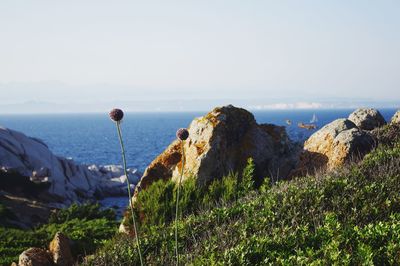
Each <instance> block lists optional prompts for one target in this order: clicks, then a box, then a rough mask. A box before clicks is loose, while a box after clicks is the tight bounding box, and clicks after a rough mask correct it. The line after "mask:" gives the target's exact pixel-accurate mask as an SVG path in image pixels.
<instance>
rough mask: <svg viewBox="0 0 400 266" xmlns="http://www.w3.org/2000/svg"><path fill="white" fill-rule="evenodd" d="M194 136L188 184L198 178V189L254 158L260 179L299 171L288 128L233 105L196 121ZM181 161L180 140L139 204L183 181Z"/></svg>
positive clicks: (188, 151) (152, 170) (158, 162)
mask: <svg viewBox="0 0 400 266" xmlns="http://www.w3.org/2000/svg"><path fill="white" fill-rule="evenodd" d="M188 130H189V138H188V139H187V140H186V141H185V142H183V143H184V152H185V165H184V169H183V170H184V179H186V178H188V177H190V176H192V177H195V178H196V180H197V183H198V184H205V183H208V182H210V181H211V180H213V179H215V178H220V177H222V176H224V175H227V174H228V173H229V172H230V171H238V172H240V171H242V169H243V168H244V166H245V165H246V162H247V159H248V158H250V157H251V158H253V160H254V163H255V166H256V175H257V176H258V177H259V178H263V177H266V176H272V175H273V176H274V177H277V176H279V177H280V178H285V177H286V176H287V175H288V174H289V172H290V171H291V169H293V167H294V166H295V158H296V156H295V154H296V153H295V146H294V145H293V144H292V142H291V141H290V140H289V138H288V136H287V134H286V130H285V128H284V127H279V126H275V125H271V124H263V125H259V124H257V122H256V121H255V119H254V116H253V115H252V114H251V113H250V112H248V111H246V110H244V109H241V108H236V107H234V106H231V105H229V106H225V107H220V108H215V109H214V110H212V111H211V112H209V113H208V114H206V115H205V116H203V117H200V118H196V119H194V120H193V121H192V123H191V124H190V127H189V129H188ZM296 148H297V147H296ZM181 157H182V145H181V141H180V140H175V141H174V142H172V144H171V145H170V146H169V147H168V148H167V149H166V150H165V151H164V152H163V153H161V154H160V155H159V156H158V157H157V158H156V159H155V160H154V161H153V162H152V163H151V164H150V165H149V166H148V167H147V169H146V171H145V172H144V174H143V176H142V178H141V181H140V183H139V184H138V190H136V191H135V195H134V198H133V201H135V198H136V194H137V193H140V192H138V191H140V190H141V189H146V187H147V186H149V185H150V184H151V183H153V182H154V181H157V180H160V179H164V180H167V179H172V180H174V181H177V180H178V179H179V176H180V172H181V169H182V162H181ZM120 231H124V230H123V228H122V229H120Z"/></svg>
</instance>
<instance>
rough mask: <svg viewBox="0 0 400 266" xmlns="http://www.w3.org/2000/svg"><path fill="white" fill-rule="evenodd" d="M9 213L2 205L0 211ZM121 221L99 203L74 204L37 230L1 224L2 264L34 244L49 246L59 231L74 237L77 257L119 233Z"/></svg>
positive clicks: (73, 250)
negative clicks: (117, 230) (118, 221)
mask: <svg viewBox="0 0 400 266" xmlns="http://www.w3.org/2000/svg"><path fill="white" fill-rule="evenodd" d="M3 212H4V213H7V214H8V215H10V214H9V211H8V210H3V209H2V208H1V205H0V214H1V215H3ZM117 227H118V223H117V222H116V220H115V213H114V211H112V210H101V209H100V206H99V205H98V204H96V205H92V204H85V205H81V206H78V205H76V204H74V205H72V206H71V207H69V208H68V209H63V210H59V211H58V212H56V213H54V214H52V215H51V217H50V219H49V222H48V224H45V225H42V226H40V227H38V228H35V229H33V230H21V229H16V228H10V227H4V226H3V227H0V239H1V241H0V254H1V257H0V265H10V264H11V263H12V262H13V261H15V262H18V256H19V254H21V252H23V251H24V250H25V249H27V248H30V247H41V248H48V245H49V243H50V241H51V240H52V238H53V237H54V235H55V233H56V232H58V231H61V232H63V233H64V234H66V235H67V236H68V237H69V238H70V239H71V240H72V241H73V246H72V252H73V255H74V256H75V257H83V256H84V255H85V254H90V253H93V252H94V251H95V250H96V248H98V247H100V246H101V245H102V244H104V242H105V240H106V239H109V238H111V237H112V236H114V235H115V232H116V228H117Z"/></svg>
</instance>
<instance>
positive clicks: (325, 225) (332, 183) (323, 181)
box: [84, 132, 400, 265]
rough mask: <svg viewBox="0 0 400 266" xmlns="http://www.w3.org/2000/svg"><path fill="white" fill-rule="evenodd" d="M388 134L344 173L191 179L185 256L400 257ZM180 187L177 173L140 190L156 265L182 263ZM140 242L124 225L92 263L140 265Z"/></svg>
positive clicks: (220, 261) (150, 257) (251, 260)
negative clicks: (199, 184)
mask: <svg viewBox="0 0 400 266" xmlns="http://www.w3.org/2000/svg"><path fill="white" fill-rule="evenodd" d="M381 133H382V132H381ZM382 134H384V133H382ZM397 136H398V135H397ZM387 141H388V142H387V143H383V142H382V144H381V146H379V147H378V148H377V149H375V150H374V151H372V152H371V153H370V154H369V155H367V156H366V157H365V159H364V160H363V161H361V162H359V163H357V164H351V165H348V166H346V167H344V168H343V169H340V170H338V171H336V172H329V173H322V174H318V175H314V176H306V177H301V178H296V179H294V180H290V181H281V182H278V183H276V184H273V185H271V184H269V182H264V184H263V185H262V186H261V187H259V188H258V189H255V188H254V186H253V185H252V184H253V183H252V179H251V178H248V176H247V177H246V176H245V173H242V175H241V177H239V178H237V176H236V178H235V175H234V174H232V175H230V177H225V178H223V179H222V180H218V181H214V183H212V184H209V185H208V186H207V187H203V188H196V186H194V181H193V180H194V179H193V180H192V181H190V180H189V181H188V182H185V183H184V184H183V186H182V191H186V192H183V193H182V194H183V195H184V196H182V201H180V204H181V205H180V206H181V207H180V209H181V210H183V216H182V218H181V219H180V220H179V221H178V235H179V239H178V240H179V245H180V246H179V250H180V254H181V256H180V261H181V263H182V264H189V265H226V264H228V265H264V264H274V265H275V264H277V265H331V264H335V265H341V264H343V265H361V264H363V265H372V264H375V265H393V264H400V243H399V241H398V239H400V142H398V139H397V140H396V138H391V140H390V141H389V140H388V139H387ZM389 142H390V143H389ZM250 168H251V167H250ZM246 173H247V175H251V169H250V171H249V169H247V172H246ZM236 180H239V181H240V182H239V183H237V182H236ZM244 180H246V181H244ZM267 180H268V179H267ZM249 184H250V185H249ZM174 189H176V188H175V186H174V184H173V183H172V182H171V181H159V182H156V183H154V184H153V185H152V186H150V187H149V188H148V189H147V190H146V191H147V192H148V194H146V191H142V192H141V194H142V193H143V192H145V193H143V194H142V195H140V194H139V195H140V196H139V199H138V201H139V203H140V204H139V205H140V206H141V207H136V214H137V215H138V217H141V221H142V223H141V232H142V247H143V258H144V261H145V264H147V265H171V264H173V263H174V237H173V236H174V224H173V222H172V218H171V217H172V216H171V215H173V203H174V199H173V198H171V197H173V195H174V193H173V192H174ZM159 204H160V205H159ZM171 209H172V210H171ZM133 241H134V240H133V239H131V238H129V237H128V236H125V235H119V234H118V235H116V236H115V237H114V238H112V239H111V240H109V241H107V243H106V244H105V245H104V246H103V247H102V248H100V249H98V250H97V252H96V253H95V254H94V256H92V257H90V258H88V259H87V261H86V262H85V263H84V264H85V265H135V264H138V263H139V258H138V256H137V254H136V253H135V250H134V245H133V243H134V242H133Z"/></svg>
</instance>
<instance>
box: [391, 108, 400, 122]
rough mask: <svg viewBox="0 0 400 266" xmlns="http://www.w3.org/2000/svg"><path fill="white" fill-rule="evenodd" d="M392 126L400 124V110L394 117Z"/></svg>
mask: <svg viewBox="0 0 400 266" xmlns="http://www.w3.org/2000/svg"><path fill="white" fill-rule="evenodd" d="M390 123H391V124H400V110H397V112H396V113H395V114H394V115H393V117H392V119H391V120H390Z"/></svg>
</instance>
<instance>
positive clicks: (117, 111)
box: [110, 108, 124, 122]
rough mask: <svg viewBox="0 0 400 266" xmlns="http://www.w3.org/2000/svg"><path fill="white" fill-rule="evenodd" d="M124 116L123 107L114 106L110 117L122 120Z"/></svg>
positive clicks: (116, 120)
mask: <svg viewBox="0 0 400 266" xmlns="http://www.w3.org/2000/svg"><path fill="white" fill-rule="evenodd" d="M123 117H124V112H123V111H122V110H121V109H118V108H114V109H112V110H111V112H110V118H111V120H113V121H115V122H118V121H121V120H122V118H123Z"/></svg>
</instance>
